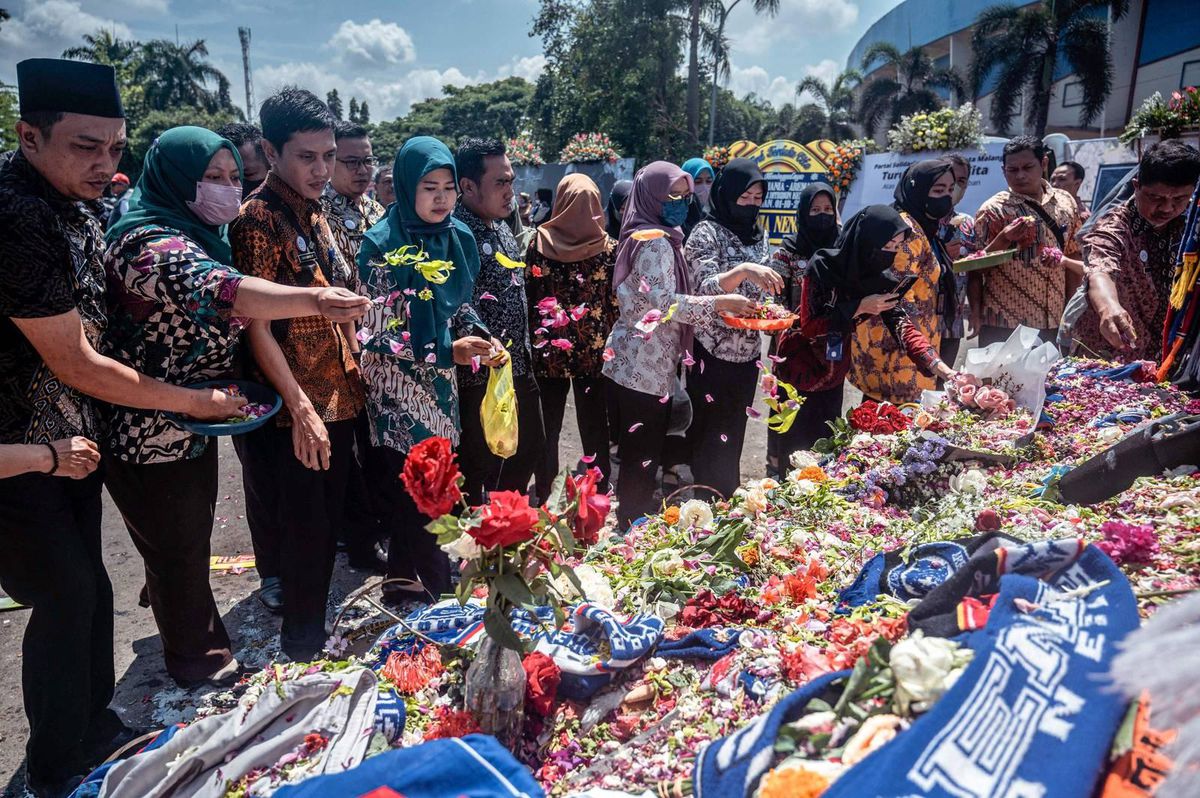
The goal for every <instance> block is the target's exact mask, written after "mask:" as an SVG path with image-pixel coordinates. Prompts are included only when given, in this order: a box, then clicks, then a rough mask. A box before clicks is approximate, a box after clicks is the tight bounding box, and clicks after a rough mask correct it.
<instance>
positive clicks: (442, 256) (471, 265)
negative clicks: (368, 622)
mask: <svg viewBox="0 0 1200 798" xmlns="http://www.w3.org/2000/svg"><path fill="white" fill-rule="evenodd" d="M392 183H393V185H394V187H395V189H396V201H395V202H393V203H392V204H391V205H390V206H389V207H388V212H387V216H385V217H384V218H383V219H381V220H380V221H379V222H378V223H377V224H376V225H375V226H374V227H372V228H371V229H370V230H368V231H367V234H366V238H365V240H364V241H363V245H362V249H360V250H359V253H358V269H359V277H360V280H361V284H362V286H363V289H362V290H364V291H365V292H367V296H369V297H371V299H372V303H371V307H370V310H368V311H367V316H366V318H365V319H364V320H363V331H362V335H361V337H362V339H363V354H362V372H363V380H364V382H365V383H366V387H367V413H368V414H369V416H370V419H371V442H372V443H373V444H374V445H375V453H376V455H377V456H378V459H379V460H380V463H379V464H378V465H377V466H376V467H373V468H372V469H371V474H373V475H374V477H375V480H376V484H375V487H374V490H375V492H376V493H377V494H378V495H379V498H380V501H381V502H382V503H383V504H384V505H385V506H387V507H389V508H391V511H390V513H389V514H388V516H387V519H386V524H387V526H388V532H389V533H390V537H391V545H390V547H389V549H388V578H389V579H405V580H408V581H410V582H412V583H413V584H414V585H419V587H418V588H417V589H415V590H400V591H395V592H393V593H392V594H391V597H400V596H403V597H420V596H426V597H429V596H432V597H434V598H436V597H438V596H440V595H441V594H442V593H445V592H448V591H449V589H450V562H449V560H448V558H447V557H446V554H445V553H444V552H442V551H441V549H439V548H438V546H437V540H436V539H435V538H434V536H433V535H430V534H429V533H428V532H426V531H425V524H426V523H428V519H427V518H426V517H425V516H424V515H422V513H421V512H420V511H419V510H418V509H417V506H416V503H415V502H414V501H413V499H412V497H411V496H409V494H408V492H407V491H406V490H405V488H404V485H403V483H402V482H401V481H400V479H399V478H398V475H399V474H400V472H401V471H403V470H404V460H405V458H406V456H407V454H408V452H409V450H410V449H412V447H413V446H414V445H416V444H418V443H420V442H421V441H423V440H425V439H427V438H432V437H441V438H446V439H448V440H449V441H450V442H451V444H455V445H457V443H458V436H459V430H460V426H459V419H458V389H457V387H456V384H455V379H454V366H455V364H458V365H461V366H468V365H473V367H475V368H480V367H482V366H484V365H498V364H499V363H502V362H503V360H504V357H505V353H504V350H503V348H502V347H501V346H500V343H499V342H498V341H496V340H495V339H492V338H491V334H490V333H489V332H488V331H487V328H486V327H485V326H484V325H483V322H482V321H481V320H480V319H479V315H478V314H477V313H476V312H475V309H474V308H473V307H472V306H471V304H470V303H471V296H472V292H473V290H474V287H475V277H476V275H477V274H478V273H479V252H478V250H477V249H476V247H475V237H474V236H473V235H471V231H470V229H469V228H468V227H467V226H466V225H465V224H464V223H462V222H460V221H459V220H458V219H455V218H454V217H452V216H451V215H450V214H451V212H452V211H453V210H454V203H455V201H456V199H457V196H458V190H457V185H458V173H457V170H456V168H455V165H454V157H453V156H452V155H451V154H450V150H449V149H447V148H446V145H445V144H442V143H441V142H440V141H438V140H437V139H435V138H431V137H429V136H417V137H416V138H412V139H409V140H408V141H407V142H406V143H405V144H404V147H402V148H401V150H400V153H399V154H398V155H397V156H396V164H395V168H394V169H393V170H392ZM437 261H440V262H441V263H435V262H437ZM397 594H398V595H397Z"/></svg>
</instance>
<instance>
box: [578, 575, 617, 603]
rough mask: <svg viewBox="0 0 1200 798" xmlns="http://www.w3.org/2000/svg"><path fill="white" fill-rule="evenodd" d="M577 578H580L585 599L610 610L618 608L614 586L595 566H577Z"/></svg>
mask: <svg viewBox="0 0 1200 798" xmlns="http://www.w3.org/2000/svg"><path fill="white" fill-rule="evenodd" d="M575 576H576V577H578V578H579V585H580V587H582V588H583V597H584V598H586V599H587V600H588V601H590V602H592V603H593V604H596V605H599V606H601V607H604V608H606V609H610V610H611V609H612V608H613V607H615V606H616V604H617V600H616V598H615V597H614V596H613V590H612V585H610V584H609V583H608V577H606V576H605V575H604V574H602V573H600V572H599V571H598V570H596V569H595V568H594V567H593V566H591V565H586V564H584V565H579V566H576V568H575Z"/></svg>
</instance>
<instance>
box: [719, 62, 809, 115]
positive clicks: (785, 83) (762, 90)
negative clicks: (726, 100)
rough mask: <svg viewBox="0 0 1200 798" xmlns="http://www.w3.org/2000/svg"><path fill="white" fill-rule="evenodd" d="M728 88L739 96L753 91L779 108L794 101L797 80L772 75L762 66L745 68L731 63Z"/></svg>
mask: <svg viewBox="0 0 1200 798" xmlns="http://www.w3.org/2000/svg"><path fill="white" fill-rule="evenodd" d="M727 88H728V89H729V90H730V91H731V92H733V93H734V95H736V96H738V97H744V96H746V95H747V94H750V93H751V92H753V93H754V94H756V95H758V96H759V97H761V98H762V99H765V100H767V101H768V102H770V103H771V104H772V105H774V106H775V107H776V108H778V107H779V106H781V105H784V104H786V103H790V102H793V96H794V95H795V92H796V82H795V81H794V80H788V79H787V78H785V77H783V76H781V75H776V76H775V77H772V76H771V75H770V74H769V73H768V72H767V70H765V69H763V68H762V67H760V66H751V67H744V68H743V67H739V66H738V65H736V64H731V65H730V68H729V82H728V84H727Z"/></svg>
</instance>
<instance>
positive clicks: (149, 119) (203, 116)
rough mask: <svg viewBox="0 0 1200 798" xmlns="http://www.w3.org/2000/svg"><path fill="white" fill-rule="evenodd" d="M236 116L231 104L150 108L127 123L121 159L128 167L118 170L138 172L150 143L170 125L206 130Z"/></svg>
mask: <svg viewBox="0 0 1200 798" xmlns="http://www.w3.org/2000/svg"><path fill="white" fill-rule="evenodd" d="M240 119H241V115H240V114H237V113H235V111H234V110H233V109H231V108H230V109H224V110H217V111H205V110H203V109H200V108H190V107H187V106H180V107H178V108H168V109H166V110H161V111H160V110H154V111H150V112H148V113H146V115H145V116H143V117H141V118H140V119H138V120H137V121H136V122H135V123H132V124H130V125H129V126H128V127H127V129H128V134H127V135H128V136H129V144H128V147H127V148H126V150H125V159H124V160H122V162H121V163H122V164H126V163H128V164H130V167H129V168H128V169H122V171H126V172H129V171H132V172H133V173H134V174H140V173H141V170H142V162H143V161H144V160H145V158H146V153H147V152H148V151H149V150H150V145H152V144H153V143H154V140H155V139H157V138H158V137H159V136H161V135H162V134H163V133H164V132H166V131H167V130H170V129H171V128H173V127H179V126H180V125H196V126H197V127H205V128H208V129H209V130H216V129H217V128H219V127H221V126H222V125H227V124H229V123H230V122H236V121H238V120H240ZM134 167H136V168H134Z"/></svg>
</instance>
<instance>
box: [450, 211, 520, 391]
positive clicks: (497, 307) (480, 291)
mask: <svg viewBox="0 0 1200 798" xmlns="http://www.w3.org/2000/svg"><path fill="white" fill-rule="evenodd" d="M454 216H455V217H456V218H458V219H459V220H460V221H462V222H463V223H464V224H466V225H467V227H469V228H471V233H472V234H474V236H475V245H476V246H477V247H478V248H479V276H478V277H476V278H475V296H474V299H473V302H472V304H473V305H474V306H475V309H476V310H477V311H478V312H479V316H480V318H482V319H483V323H484V326H486V327H487V328H488V329H489V330H491V331H492V335H493V336H495V337H496V339H497V340H498V341H500V343H502V344H504V346H505V348H507V349H508V353H509V355H510V356H511V357H512V370H513V374H515V375H520V374H528V373H529V372H530V368H531V364H532V361H533V356H532V354H531V350H530V341H529V302H528V300H527V299H526V297H525V281H526V279H527V275H526V273H525V272H526V270H525V269H506V268H504V267H503V266H501V265H500V262H499V261H497V260H496V253H497V252H499V253H502V254H504V255H506V256H507V257H509V258H511V259H512V260H513V261H516V262H518V263H519V262H520V261H521V258H522V257H523V256H524V254H525V253H524V252H522V251H521V248H520V245H518V244H517V239H516V237H515V236H513V233H512V229H511V228H510V227H509V226H508V225H507V224H506V223H505V222H504V220H503V219H501V220H498V221H495V222H485V221H484V220H483V219H480V218H479V217H478V216H476V215H475V214H474V213H471V211H470V210H468V209H467V207H466V206H465V205H463V204H461V203H460V204H459V206H458V207H457V208H455V209H454ZM485 382H487V369H480V370H479V371H478V372H472V371H471V369H469V368H467V367H466V366H460V367H459V369H458V384H459V386H461V387H467V386H479V385H483V384H484V383H485Z"/></svg>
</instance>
